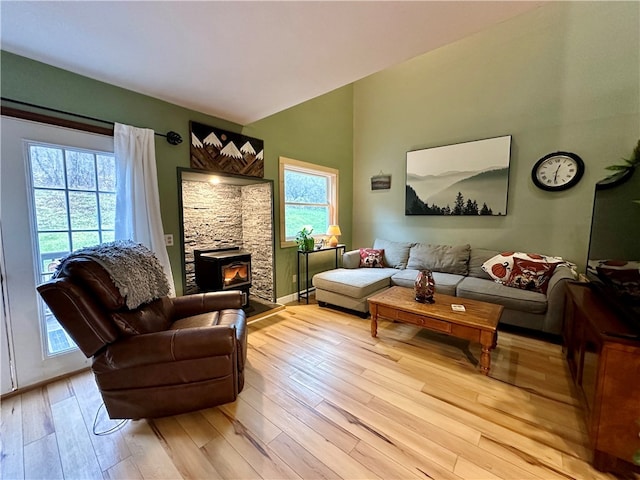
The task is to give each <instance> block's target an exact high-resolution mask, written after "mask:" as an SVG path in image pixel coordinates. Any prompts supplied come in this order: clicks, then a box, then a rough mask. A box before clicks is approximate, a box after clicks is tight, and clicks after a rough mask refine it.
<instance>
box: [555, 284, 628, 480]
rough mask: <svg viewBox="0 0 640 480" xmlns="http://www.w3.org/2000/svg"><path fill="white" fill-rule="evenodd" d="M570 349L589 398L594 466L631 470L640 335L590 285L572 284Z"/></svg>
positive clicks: (567, 339) (568, 319)
mask: <svg viewBox="0 0 640 480" xmlns="http://www.w3.org/2000/svg"><path fill="white" fill-rule="evenodd" d="M563 337H564V351H565V354H566V358H567V362H568V363H569V368H570V370H571V374H572V376H573V379H574V381H575V383H576V386H577V387H578V390H579V392H580V394H581V396H582V397H583V398H582V400H583V402H584V406H585V413H586V423H587V429H588V432H589V437H590V440H591V446H592V448H593V452H594V453H593V465H594V466H595V467H596V468H597V469H599V470H602V471H614V472H626V471H629V470H631V469H632V468H633V469H635V470H636V471H640V468H639V467H638V466H633V465H632V457H633V454H634V453H635V452H636V451H638V450H640V339H638V338H637V337H636V338H634V331H633V330H632V329H631V328H630V327H629V326H628V325H626V324H624V323H622V322H621V321H620V320H619V319H618V318H617V316H616V314H615V312H614V311H612V310H611V309H610V308H609V307H608V306H607V305H606V303H605V302H603V301H602V300H601V298H600V297H599V296H598V293H597V292H596V291H594V290H592V288H591V287H589V286H588V285H587V284H572V285H569V286H568V297H567V304H566V310H565V325H564V331H563Z"/></svg>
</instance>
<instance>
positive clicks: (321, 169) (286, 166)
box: [279, 157, 339, 248]
mask: <svg viewBox="0 0 640 480" xmlns="http://www.w3.org/2000/svg"><path fill="white" fill-rule="evenodd" d="M286 170H290V171H295V172H298V173H306V174H309V175H317V176H322V177H325V178H327V180H328V183H329V199H328V200H329V225H338V186H339V184H338V173H339V170H338V169H335V168H331V167H325V166H324V165H316V164H314V163H309V162H303V161H301V160H295V159H293V158H287V157H280V158H279V175H280V179H279V189H280V192H279V197H280V222H279V223H280V248H288V247H295V246H297V244H296V241H295V238H294V237H291V238H287V236H286V215H285V211H286V208H285V207H286V203H285V189H284V173H285V171H286ZM326 236H327V235H326V232H316V233H315V235H313V237H314V238H316V239H318V238H321V237H326Z"/></svg>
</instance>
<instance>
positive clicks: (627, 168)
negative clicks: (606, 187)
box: [605, 140, 640, 203]
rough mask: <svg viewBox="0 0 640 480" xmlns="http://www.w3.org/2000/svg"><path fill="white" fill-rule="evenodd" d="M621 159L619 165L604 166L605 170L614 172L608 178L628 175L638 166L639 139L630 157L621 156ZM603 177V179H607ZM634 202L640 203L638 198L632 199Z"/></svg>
mask: <svg viewBox="0 0 640 480" xmlns="http://www.w3.org/2000/svg"><path fill="white" fill-rule="evenodd" d="M622 161H623V162H624V163H622V164H619V165H610V166H608V167H606V169H607V170H612V171H614V172H616V173H613V174H612V175H611V176H610V177H607V179H609V178H618V177H622V176H625V174H626V175H630V174H631V173H633V171H634V170H635V169H636V168H640V140H638V145H636V148H634V149H633V152H632V153H631V157H630V158H623V159H622ZM607 179H605V180H607ZM634 202H635V203H640V199H638V200H634Z"/></svg>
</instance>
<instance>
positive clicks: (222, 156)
mask: <svg viewBox="0 0 640 480" xmlns="http://www.w3.org/2000/svg"><path fill="white" fill-rule="evenodd" d="M189 128H190V130H191V168H199V169H202V170H212V171H215V172H221V173H232V174H236V175H245V176H248V177H259V178H263V177H264V142H263V141H262V140H260V139H257V138H252V137H247V136H245V135H241V134H239V133H233V132H228V131H226V130H221V129H219V128H215V127H210V126H207V125H203V124H201V123H197V122H189Z"/></svg>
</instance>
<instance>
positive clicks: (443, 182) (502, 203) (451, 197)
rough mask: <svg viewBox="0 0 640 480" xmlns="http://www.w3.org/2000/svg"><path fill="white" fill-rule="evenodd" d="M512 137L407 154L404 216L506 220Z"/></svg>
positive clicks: (426, 149) (427, 149)
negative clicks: (475, 216)
mask: <svg viewBox="0 0 640 480" xmlns="http://www.w3.org/2000/svg"><path fill="white" fill-rule="evenodd" d="M510 153H511V136H510V135H507V136H503V137H496V138H489V139H486V140H476V141H473V142H465V143H458V144H455V145H445V146H442V147H434V148H425V149H422V150H414V151H411V152H407V184H406V200H405V215H496V216H498V215H506V214H507V192H508V189H509V159H510Z"/></svg>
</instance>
